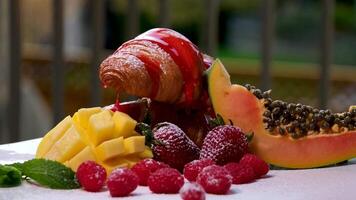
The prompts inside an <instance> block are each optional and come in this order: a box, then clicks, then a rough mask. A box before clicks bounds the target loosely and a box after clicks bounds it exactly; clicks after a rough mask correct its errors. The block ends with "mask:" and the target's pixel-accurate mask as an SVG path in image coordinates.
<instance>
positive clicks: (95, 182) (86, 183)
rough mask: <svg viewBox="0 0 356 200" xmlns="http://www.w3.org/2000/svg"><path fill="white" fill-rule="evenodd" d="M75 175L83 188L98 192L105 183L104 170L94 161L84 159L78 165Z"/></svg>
mask: <svg viewBox="0 0 356 200" xmlns="http://www.w3.org/2000/svg"><path fill="white" fill-rule="evenodd" d="M76 177H77V179H78V181H79V183H80V185H81V186H82V187H83V188H84V190H86V191H90V192H98V191H99V190H100V189H101V188H102V187H103V186H104V184H105V180H106V171H105V169H104V168H103V167H102V166H101V165H99V164H97V163H96V162H94V161H85V162H83V163H82V164H80V165H79V167H78V169H77V173H76Z"/></svg>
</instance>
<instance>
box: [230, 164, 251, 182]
mask: <svg viewBox="0 0 356 200" xmlns="http://www.w3.org/2000/svg"><path fill="white" fill-rule="evenodd" d="M224 168H225V169H227V171H229V172H230V174H231V176H232V183H233V184H242V183H248V182H251V181H253V180H255V177H256V175H255V172H254V171H253V168H252V167H250V166H248V165H242V164H240V163H228V164H226V165H225V166H224Z"/></svg>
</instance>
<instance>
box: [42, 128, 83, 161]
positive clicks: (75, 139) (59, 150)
mask: <svg viewBox="0 0 356 200" xmlns="http://www.w3.org/2000/svg"><path fill="white" fill-rule="evenodd" d="M84 147H85V143H84V142H83V141H82V139H81V137H80V135H79V133H78V131H77V130H76V128H75V126H74V125H72V126H71V127H70V128H69V129H68V130H67V131H66V132H65V133H64V135H63V136H62V137H61V138H60V139H59V140H58V141H57V142H56V143H54V145H53V146H52V148H51V149H50V150H49V151H48V152H47V153H46V154H45V155H44V158H46V159H50V160H56V161H58V162H61V163H63V162H65V161H67V160H69V159H71V158H72V157H73V156H75V155H76V154H77V153H79V152H80V151H81V150H82V149H84Z"/></svg>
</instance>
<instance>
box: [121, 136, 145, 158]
mask: <svg viewBox="0 0 356 200" xmlns="http://www.w3.org/2000/svg"><path fill="white" fill-rule="evenodd" d="M124 146H125V155H128V154H134V153H141V152H143V151H144V150H145V136H131V137H128V138H126V139H124Z"/></svg>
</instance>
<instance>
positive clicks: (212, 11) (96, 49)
mask: <svg viewBox="0 0 356 200" xmlns="http://www.w3.org/2000/svg"><path fill="white" fill-rule="evenodd" d="M91 1H92V5H93V6H92V7H91V8H92V19H91V23H92V26H91V27H92V32H93V37H92V40H91V42H92V45H91V60H90V66H91V69H90V77H91V85H90V87H91V88H90V91H91V101H90V102H91V104H92V105H97V104H98V103H99V102H100V96H101V92H100V87H99V85H100V84H99V79H98V75H97V70H98V66H99V63H100V61H101V59H102V50H103V41H104V32H103V30H105V29H104V28H103V26H104V24H105V23H104V20H105V19H104V18H105V17H104V12H105V6H104V1H103V0H91ZM8 2H9V7H10V9H9V10H10V12H9V14H10V15H9V38H10V44H9V48H10V51H9V52H10V55H9V58H10V62H9V65H10V67H9V69H10V70H9V77H10V82H9V90H8V91H9V100H8V106H7V108H9V110H8V112H7V115H8V116H7V118H8V123H7V124H8V130H9V133H10V137H9V138H10V140H11V141H17V140H18V139H19V133H20V130H19V120H20V113H21V110H22V109H21V107H20V80H21V79H20V77H21V59H22V58H21V55H22V54H21V30H20V27H21V26H20V25H21V19H20V1H19V0H8ZM127 2H128V4H127V6H128V7H127V9H126V10H127V23H126V27H125V31H126V37H127V38H132V37H133V36H135V35H137V34H138V32H139V14H140V9H139V5H138V0H127ZM158 2H159V9H158V12H159V15H158V16H159V25H160V26H164V27H169V22H170V20H169V16H170V15H171V13H170V9H169V5H170V2H169V0H158ZM262 2H263V3H262V4H261V15H260V17H261V20H262V22H263V23H262V27H261V28H262V29H261V30H262V31H261V35H262V37H261V38H262V41H261V70H260V72H261V74H260V78H261V86H262V88H263V89H267V88H269V87H270V86H271V73H270V69H271V62H272V60H273V51H272V47H273V45H274V40H273V37H274V20H275V17H274V15H275V0H263V1H262ZM322 2H323V3H322V10H323V15H322V25H323V30H322V37H321V38H322V39H321V48H320V53H321V59H320V94H319V101H320V106H321V107H322V108H325V107H326V106H327V103H328V102H327V99H328V98H327V97H328V93H329V81H330V78H329V77H330V65H331V63H332V43H333V42H332V38H333V23H332V22H333V20H332V19H333V7H334V6H333V4H334V1H333V0H323V1H322ZM63 3H64V1H62V0H53V34H54V37H53V38H54V39H53V52H52V55H53V56H52V62H53V63H52V77H53V79H52V99H53V101H52V110H53V119H54V120H53V121H54V123H56V122H58V121H59V120H60V119H61V118H62V117H63V107H64V106H63V103H64V102H63V101H64V97H63V95H64V66H65V60H64V59H65V58H64V52H63V7H64V6H63ZM204 3H205V9H204V10H205V15H204V19H203V22H204V26H202V30H201V31H202V33H204V34H202V35H203V38H202V41H203V43H202V44H203V45H204V46H203V49H204V50H205V51H206V52H207V53H208V54H211V55H215V52H216V49H217V32H218V13H219V3H220V1H219V0H206V1H205V2H204ZM10 108H11V110H10Z"/></svg>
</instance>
